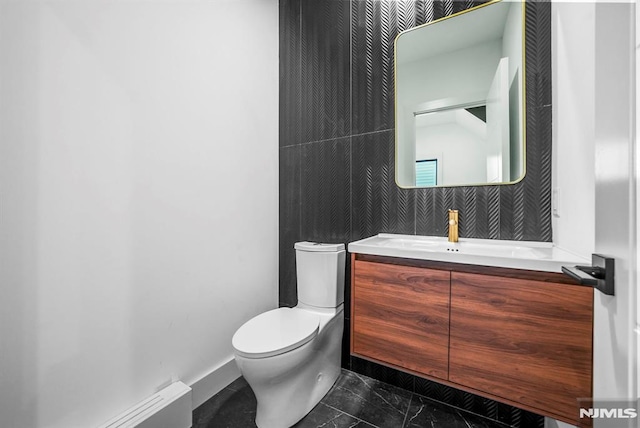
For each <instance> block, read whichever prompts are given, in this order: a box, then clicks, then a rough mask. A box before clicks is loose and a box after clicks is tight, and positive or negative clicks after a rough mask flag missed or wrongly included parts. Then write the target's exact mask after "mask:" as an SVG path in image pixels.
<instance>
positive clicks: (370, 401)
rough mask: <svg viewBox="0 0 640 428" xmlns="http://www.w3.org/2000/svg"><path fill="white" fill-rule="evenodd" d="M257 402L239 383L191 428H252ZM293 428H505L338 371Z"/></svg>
mask: <svg viewBox="0 0 640 428" xmlns="http://www.w3.org/2000/svg"><path fill="white" fill-rule="evenodd" d="M255 416H256V398H255V396H254V394H253V392H252V391H251V388H250V387H249V385H248V384H247V383H246V381H245V380H244V379H243V378H239V379H238V380H236V381H235V382H233V383H232V384H231V385H229V386H228V387H226V388H225V389H223V390H222V391H220V392H219V393H218V394H217V395H215V396H214V397H212V398H211V399H210V400H209V401H207V402H206V403H204V404H203V405H202V406H200V407H198V408H197V409H196V410H194V412H193V428H245V427H246V428H250V427H255V426H256V425H255V422H254V419H255ZM295 427H297V428H298V427H300V428H302V427H304V428H311V427H327V428H328V427H331V428H341V427H345V428H346V427H349V428H351V427H357V428H376V427H377V428H418V427H428V428H506V427H507V426H506V425H503V424H500V423H497V422H493V421H491V420H488V419H486V418H483V417H482V416H477V415H474V414H472V413H468V412H465V411H463V410H459V409H456V408H455V407H450V406H447V405H445V404H441V403H438V402H437V401H433V400H430V399H428V398H425V397H422V396H420V395H418V394H413V393H411V392H409V391H406V390H404V389H401V388H398V387H395V386H392V385H388V384H386V383H383V382H380V381H377V380H375V379H371V378H369V377H366V376H363V375H360V374H357V373H354V372H350V371H348V370H344V369H343V370H342V374H341V375H340V377H339V378H338V380H337V382H336V384H335V385H334V386H333V388H331V390H330V391H329V393H328V394H327V395H326V396H325V397H324V398H323V399H322V401H320V403H319V404H318V405H317V406H316V407H314V408H313V410H312V411H311V412H310V413H309V414H308V415H307V416H305V417H304V418H303V419H302V420H301V421H300V422H298V423H297V424H296V425H295Z"/></svg>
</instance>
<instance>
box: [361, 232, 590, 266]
mask: <svg viewBox="0 0 640 428" xmlns="http://www.w3.org/2000/svg"><path fill="white" fill-rule="evenodd" d="M349 251H350V252H352V253H360V254H371V255H379V256H389V257H403V258H411V259H422V260H436V261H447V262H453V263H466V264H476V265H486V266H497V267H507V268H516V269H531V270H542V271H549V272H561V271H562V269H561V267H562V266H563V265H565V266H567V265H571V266H573V265H576V264H585V263H587V264H588V263H589V261H588V259H585V258H582V257H580V256H577V255H575V254H573V253H570V252H568V251H565V250H562V249H560V248H558V247H557V246H555V245H553V244H552V243H550V242H532V241H499V240H493V239H471V238H467V239H465V238H461V239H460V240H459V241H458V242H455V243H454V242H449V241H448V240H447V238H444V237H437V236H414V235H394V234H388V233H381V234H379V235H376V236H372V237H370V238H366V239H362V240H360V241H355V242H352V243H350V244H349Z"/></svg>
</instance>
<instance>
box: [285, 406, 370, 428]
mask: <svg viewBox="0 0 640 428" xmlns="http://www.w3.org/2000/svg"><path fill="white" fill-rule="evenodd" d="M294 427H295V428H319V427H327V428H328V427H331V428H352V427H358V428H375V426H374V425H371V424H368V423H367V422H365V421H362V420H360V419H358V418H355V417H353V416H351V415H348V414H346V413H344V412H342V411H340V410H338V409H335V408H333V407H329V406H327V405H326V404H323V403H319V404H318V405H317V406H316V407H314V408H313V410H311V412H310V413H309V414H308V415H307V416H305V417H304V418H303V419H302V420H301V421H300V422H298V423H297V424H295V425H294Z"/></svg>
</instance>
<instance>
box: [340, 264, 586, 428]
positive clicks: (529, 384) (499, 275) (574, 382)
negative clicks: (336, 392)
mask: <svg viewBox="0 0 640 428" xmlns="http://www.w3.org/2000/svg"><path fill="white" fill-rule="evenodd" d="M404 262H406V264H403V263H404ZM493 273H495V274H493ZM351 311H352V312H351V313H352V315H351V327H352V331H351V353H352V354H353V355H355V356H358V357H363V358H366V359H369V360H372V361H376V362H379V363H382V364H386V365H389V366H392V367H394V368H398V369H401V370H404V371H407V372H410V373H413V374H416V375H419V376H423V377H426V378H429V379H432V380H435V381H438V382H441V383H444V384H446V385H449V386H453V387H455V388H459V389H463V390H465V391H469V392H472V393H476V394H478V395H482V396H485V397H489V398H492V399H494V400H497V401H502V402H505V403H507V404H510V405H514V406H517V407H521V408H523V409H526V410H530V411H533V412H535V413H538V414H542V415H545V416H550V417H552V418H555V419H558V420H561V421H564V422H568V423H572V424H574V425H578V424H579V420H578V409H579V408H578V401H577V399H578V398H589V397H591V395H592V348H593V340H592V331H593V290H592V289H590V288H588V287H583V286H580V285H576V284H574V283H573V282H572V280H570V279H569V278H568V277H564V276H563V275H561V274H555V273H546V272H531V271H519V270H514V269H502V268H488V267H481V266H470V265H459V264H453V263H441V262H428V261H419V262H416V261H413V260H406V261H405V260H404V259H389V258H385V257H381V256H360V255H354V256H353V258H352V297H351Z"/></svg>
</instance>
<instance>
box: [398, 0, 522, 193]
mask: <svg viewBox="0 0 640 428" xmlns="http://www.w3.org/2000/svg"><path fill="white" fill-rule="evenodd" d="M523 23H524V15H523V8H522V4H521V3H520V2H506V1H505V2H503V1H494V2H491V3H487V4H485V5H481V6H479V7H476V8H474V9H470V10H468V11H465V12H462V13H461V14H458V15H456V16H452V17H449V18H445V19H442V20H440V21H436V22H433V23H430V24H425V25H423V26H420V27H416V28H412V29H410V30H407V31H405V32H403V33H401V34H400V35H399V36H398V38H397V39H396V57H395V61H396V181H397V183H398V185H399V186H401V187H430V186H461V185H482V184H499V183H513V182H516V181H519V180H520V179H522V177H523V176H524V153H525V151H524V126H523V123H524V107H523V104H524V103H523V100H524V90H523V83H522V81H523V58H524V55H523V50H522V40H523V28H524V27H523Z"/></svg>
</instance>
